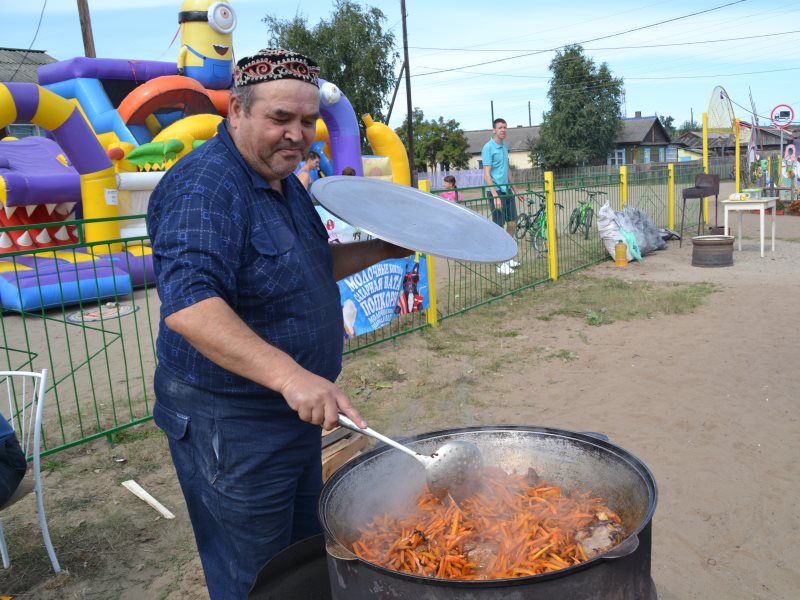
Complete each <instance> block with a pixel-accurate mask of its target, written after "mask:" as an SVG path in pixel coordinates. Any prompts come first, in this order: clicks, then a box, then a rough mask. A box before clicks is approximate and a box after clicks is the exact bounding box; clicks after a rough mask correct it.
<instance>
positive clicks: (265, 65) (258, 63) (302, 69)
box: [233, 48, 319, 87]
mask: <svg viewBox="0 0 800 600" xmlns="http://www.w3.org/2000/svg"><path fill="white" fill-rule="evenodd" d="M280 79H297V80H298V81H305V82H306V83H310V84H312V85H318V81H319V65H318V64H317V63H315V62H314V61H313V60H311V59H310V58H308V57H307V56H303V55H302V54H298V53H297V52H292V51H291V50H285V49H284V48H264V49H263V50H259V51H258V52H257V53H256V54H254V55H253V56H245V57H244V58H242V59H241V60H240V61H239V62H237V63H236V69H234V71H233V80H234V85H235V86H236V87H241V86H245V85H253V84H255V83H261V82H262V81H278V80H280Z"/></svg>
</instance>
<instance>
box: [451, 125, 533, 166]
mask: <svg viewBox="0 0 800 600" xmlns="http://www.w3.org/2000/svg"><path fill="white" fill-rule="evenodd" d="M506 131H507V133H506V143H507V144H508V162H509V164H510V165H511V167H512V168H515V169H530V168H531V160H530V148H529V146H530V143H531V142H532V141H536V140H537V139H539V127H538V125H537V126H535V127H522V126H519V127H509V128H508V129H507V130H506ZM464 136H465V137H466V138H467V144H468V146H467V152H469V155H470V158H469V165H468V167H467V168H468V169H483V161H482V160H481V150H483V146H484V144H485V143H486V142H488V141H489V138H491V137H492V130H491V129H478V130H475V131H465V132H464Z"/></svg>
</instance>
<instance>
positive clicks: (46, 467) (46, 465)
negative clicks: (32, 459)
mask: <svg viewBox="0 0 800 600" xmlns="http://www.w3.org/2000/svg"><path fill="white" fill-rule="evenodd" d="M67 466H68V465H67V461H65V460H58V459H55V458H51V459H50V460H45V461H44V462H42V464H41V465H40V466H39V469H40V470H42V471H49V472H50V473H55V472H56V471H63V470H64V469H66V468H67Z"/></svg>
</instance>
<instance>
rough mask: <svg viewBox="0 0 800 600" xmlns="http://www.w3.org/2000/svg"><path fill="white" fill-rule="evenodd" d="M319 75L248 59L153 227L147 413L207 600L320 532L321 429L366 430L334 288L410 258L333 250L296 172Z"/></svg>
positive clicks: (156, 210) (313, 69) (281, 55)
mask: <svg viewBox="0 0 800 600" xmlns="http://www.w3.org/2000/svg"><path fill="white" fill-rule="evenodd" d="M318 75H319V67H318V66H317V65H316V63H315V62H314V61H312V60H311V59H309V58H307V57H305V56H302V55H300V54H296V53H294V52H291V51H288V50H284V49H275V48H266V49H264V50H262V51H260V52H259V53H258V54H256V55H254V56H250V57H246V58H243V59H241V60H240V61H239V62H238V63H237V66H236V69H235V72H234V87H233V90H232V92H231V98H230V101H229V106H228V118H227V120H225V121H223V122H222V123H221V124H220V126H219V128H218V132H217V136H216V137H214V138H213V139H211V140H210V141H208V142H206V143H205V144H204V145H203V146H201V147H200V148H198V149H197V150H194V151H193V152H191V153H190V154H189V155H187V156H186V157H185V158H183V159H182V160H181V161H180V162H178V163H177V164H176V165H175V166H174V167H173V168H172V169H170V170H169V172H168V173H167V174H166V175H165V176H164V178H163V179H162V181H161V182H160V183H159V185H158V187H157V188H156V189H155V190H154V192H153V194H152V196H151V199H150V203H149V207H148V215H147V224H148V231H149V233H150V236H151V239H152V247H153V257H154V265H155V271H156V284H157V288H158V294H159V297H160V298H161V302H162V305H161V323H160V328H159V336H158V343H157V355H158V367H157V369H156V373H155V393H156V404H155V406H154V409H153V416H154V419H155V422H156V423H157V424H158V426H159V427H160V428H161V429H163V430H164V432H165V433H166V435H167V437H168V440H169V445H170V452H171V455H172V459H173V462H174V464H175V470H176V472H177V475H178V479H179V481H180V484H181V489H182V491H183V494H184V496H185V498H186V505H187V508H188V511H189V516H190V518H191V521H192V527H193V529H194V534H195V540H196V542H197V547H198V550H199V553H200V557H201V559H202V563H203V570H204V572H205V576H206V582H207V585H208V590H209V593H210V595H211V597H212V598H213V599H217V598H225V599H229V598H235V599H238V598H246V597H247V593H248V591H249V590H250V587H251V586H252V584H253V582H254V580H255V577H256V575H257V573H258V571H259V570H260V568H261V567H262V566H263V564H264V563H265V562H266V561H267V560H268V559H270V558H271V557H272V556H274V555H275V554H277V553H278V552H279V551H280V550H282V549H283V548H285V547H286V546H288V545H289V544H291V543H293V542H296V541H299V540H301V539H304V538H306V537H308V536H311V535H314V534H316V533H318V532H320V531H321V529H320V525H319V522H318V519H317V515H316V511H317V501H318V496H319V493H320V490H321V486H322V466H321V435H320V426H322V427H324V428H326V429H330V428H332V427H334V426H336V424H337V423H338V413H339V411H341V412H343V413H344V414H346V415H348V416H349V417H351V418H352V419H353V420H354V421H355V422H356V423H357V424H358V425H359V426H363V425H365V424H366V423H365V421H364V419H363V418H362V417H361V415H360V414H359V413H358V411H357V410H356V409H355V408H354V407H353V406H352V404H351V403H350V400H349V399H348V398H347V396H346V395H345V394H344V393H343V392H342V391H341V390H340V389H339V388H338V387H337V386H336V385H335V384H334V383H333V382H334V381H335V380H336V377H337V376H338V375H339V371H340V370H341V358H342V339H343V336H344V332H343V324H342V312H341V305H340V299H339V290H338V286H337V285H336V281H337V280H339V279H341V278H343V277H345V276H347V275H350V274H352V273H355V272H357V271H360V270H362V269H364V268H366V267H368V266H370V265H372V264H374V263H376V262H379V261H380V260H384V259H388V258H401V257H405V256H407V255H408V254H410V252H409V251H408V250H405V249H403V248H399V247H397V246H394V245H392V244H389V243H386V242H383V241H381V240H370V241H367V242H359V243H353V244H337V245H329V244H328V241H327V240H328V233H327V231H326V229H325V227H324V226H323V224H322V223H321V222H320V219H319V217H318V216H317V213H316V211H315V210H314V207H313V206H312V203H311V200H310V198H309V196H308V193H307V192H306V190H305V188H304V187H303V185H302V184H301V183H300V181H299V180H298V179H297V177H295V176H294V175H293V172H294V170H295V168H296V167H297V165H298V163H299V162H300V160H301V159H302V158H303V156H304V155H305V153H306V152H307V151H308V149H309V147H310V145H311V143H312V142H313V140H314V134H315V125H316V121H317V118H318V117H319V89H318Z"/></svg>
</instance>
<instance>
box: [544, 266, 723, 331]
mask: <svg viewBox="0 0 800 600" xmlns="http://www.w3.org/2000/svg"><path fill="white" fill-rule="evenodd" d="M714 291H715V287H714V286H713V285H711V284H704V283H699V284H657V283H652V282H629V281H624V280H622V279H617V278H616V277H610V278H606V279H601V278H594V277H576V278H574V280H570V281H568V282H564V283H563V284H561V285H554V286H549V287H546V288H542V289H541V290H539V291H538V292H537V295H536V297H537V300H538V301H539V302H540V304H541V306H542V307H543V308H544V317H545V318H548V319H549V318H552V317H555V316H566V317H572V318H578V319H582V320H584V321H585V322H586V324H587V325H594V326H599V325H607V324H609V323H613V322H614V321H633V320H637V319H649V318H652V317H654V316H656V315H658V314H664V315H682V314H688V313H690V312H692V311H694V310H695V309H696V308H697V307H698V306H700V305H701V304H702V303H703V299H704V298H705V297H706V296H707V295H708V294H711V293H712V292H714ZM540 318H541V317H540Z"/></svg>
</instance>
